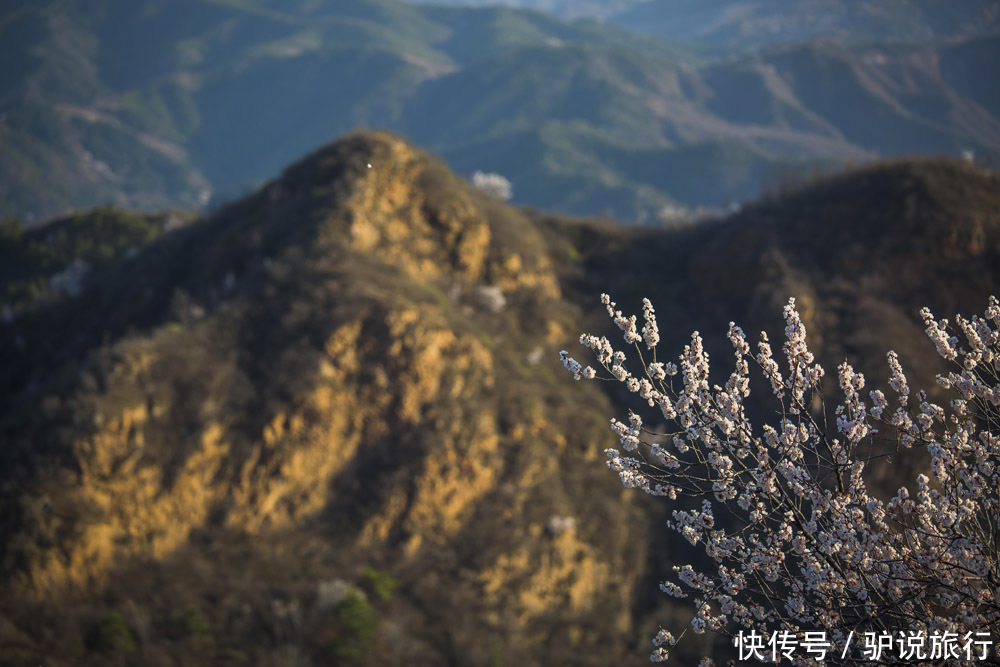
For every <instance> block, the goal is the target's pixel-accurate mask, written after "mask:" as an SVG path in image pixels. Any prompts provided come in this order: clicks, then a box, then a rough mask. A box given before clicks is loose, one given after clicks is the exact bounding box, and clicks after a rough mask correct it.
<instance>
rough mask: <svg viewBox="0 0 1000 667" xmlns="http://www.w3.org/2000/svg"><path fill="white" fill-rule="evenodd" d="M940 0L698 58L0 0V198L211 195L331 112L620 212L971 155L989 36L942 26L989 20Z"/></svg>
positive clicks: (458, 163)
mask: <svg viewBox="0 0 1000 667" xmlns="http://www.w3.org/2000/svg"><path fill="white" fill-rule="evenodd" d="M682 4H683V3H678V4H677V7H680V6H681V5H682ZM725 4H726V3H711V6H713V7H717V8H720V7H722V6H723V5H725ZM672 6H673V5H672ZM707 6H708V5H706V7H707ZM748 6H749V5H748ZM768 6H770V5H765V4H764V3H757V4H754V5H753V7H756V9H755V11H757V12H764V11H765V8H766V7H768ZM963 7H966V9H965V10H962V12H964V13H962V12H958V13H957V14H956V16H959V15H960V16H964V17H966V18H964V19H961V20H959V19H958V18H956V19H955V20H954V21H953V23H954V24H955V25H956V26H959V27H958V28H955V29H954V30H953V31H952V32H951V33H949V35H951V36H952V37H953V38H954V39H950V40H947V41H946V42H940V43H939V41H934V42H933V43H929V44H918V45H909V46H898V45H897V46H892V47H886V46H878V45H875V46H872V45H868V46H863V47H862V46H857V45H844V44H838V43H835V42H823V41H807V42H802V43H795V44H787V45H780V46H769V47H767V48H763V49H762V50H759V51H755V52H752V53H748V54H743V55H729V56H726V57H724V58H722V57H719V56H718V55H717V54H716V55H715V56H712V57H708V56H706V55H705V54H704V53H699V52H698V50H697V49H692V48H689V47H687V46H680V45H679V43H678V42H676V41H672V40H667V39H664V38H663V37H654V36H642V35H638V34H636V33H634V32H629V31H626V30H625V29H624V28H621V27H617V26H616V25H614V24H611V23H609V22H604V23H599V22H596V21H593V20H588V21H578V22H574V23H566V22H563V21H560V20H558V19H556V18H554V17H552V16H551V15H548V14H544V13H540V12H537V11H528V10H514V9H508V8H495V7H494V8H478V9H477V8H465V7H443V6H429V5H428V6H418V5H413V4H406V3H403V2H400V1H398V0H340V1H338V2H307V1H306V0H302V1H301V2H296V3H288V2H277V0H270V1H268V0H175V1H172V2H167V1H166V0H151V1H150V2H145V3H141V4H136V3H133V2H127V1H126V0H95V1H88V2H83V1H82V0H66V1H60V2H56V1H55V0H46V1H44V2H26V1H25V0H17V1H14V2H8V3H6V4H5V5H4V9H3V12H2V14H0V148H2V150H0V215H11V216H15V217H18V218H22V219H24V220H25V221H28V222H37V221H40V220H43V219H46V218H49V217H51V216H54V215H58V214H65V213H67V212H68V211H71V210H73V209H77V208H80V207H87V206H94V205H101V204H106V203H113V204H118V205H124V206H130V207H139V208H144V209H158V208H167V207H180V208H198V207H201V206H205V205H210V206H212V205H217V204H218V203H219V202H220V201H225V200H227V199H231V198H233V197H235V196H237V195H239V194H241V193H243V192H246V191H248V190H250V189H253V188H254V187H256V186H257V185H258V184H259V183H261V182H262V181H263V180H264V179H265V178H267V176H268V175H269V174H271V173H273V172H274V171H275V170H276V169H278V168H280V165H282V164H285V163H287V162H289V161H291V160H292V159H294V158H295V157H296V156H297V155H300V154H302V153H304V152H306V151H308V150H310V149H311V148H312V147H314V146H316V145H318V144H320V143H322V142H324V141H327V140H329V139H331V138H332V137H334V136H337V135H339V134H342V133H344V132H346V131H349V130H351V129H353V128H355V127H385V128H390V129H394V130H397V131H400V132H403V133H405V134H406V135H407V136H409V137H412V138H413V139H414V140H416V141H417V142H418V143H420V144H421V145H424V146H427V147H428V148H430V149H431V150H432V151H433V152H434V153H436V154H437V155H439V156H442V157H443V158H445V159H446V160H447V161H448V163H449V164H450V165H451V167H452V168H454V169H455V170H456V171H457V172H458V173H460V174H464V175H470V174H471V173H473V172H474V171H476V170H483V171H492V172H499V173H501V174H503V175H504V176H505V177H507V178H508V179H509V180H510V181H511V182H512V183H513V193H514V201H515V202H517V203H520V204H526V205H531V206H536V207H544V208H551V209H557V210H561V211H565V212H573V213H583V214H605V215H610V216H614V217H617V218H619V219H621V220H623V221H625V222H629V221H638V220H653V219H656V218H657V216H658V215H659V214H660V213H661V212H662V211H665V210H666V211H676V210H677V207H678V206H683V207H687V208H693V207H725V206H728V205H729V203H730V202H733V201H740V200H745V199H747V198H750V197H753V196H755V195H757V194H758V193H759V192H760V191H761V188H762V187H766V186H768V185H772V186H773V184H774V183H775V182H780V181H781V180H783V179H785V178H787V177H788V175H789V174H792V175H794V174H801V173H808V172H810V171H817V170H823V169H826V168H829V167H830V166H835V165H840V164H844V163H846V162H859V161H864V160H867V159H870V158H871V157H874V156H877V155H888V154H897V153H949V154H953V155H956V154H959V153H960V152H962V151H965V150H969V151H972V152H973V154H975V155H983V154H990V153H993V152H995V151H996V150H997V149H998V148H1000V120H998V118H1000V96H998V94H997V92H996V90H997V88H996V86H995V84H994V83H992V81H991V70H990V69H989V68H987V67H986V66H985V64H986V63H991V62H996V61H997V60H998V48H1000V38H998V37H996V36H981V37H969V36H966V33H967V32H968V30H966V29H965V28H961V26H967V24H969V22H971V21H972V19H973V18H974V17H976V16H980V17H985V18H983V20H982V21H980V22H979V23H978V24H977V25H978V29H987V28H989V27H990V26H991V25H993V24H992V23H990V21H989V20H987V19H989V12H988V10H987V8H985V7H986V5H983V6H982V7H980V4H979V3H970V4H969V5H967V6H965V5H963ZM652 8H653V5H652V3H644V4H642V5H639V6H637V7H635V8H633V9H634V11H636V12H638V11H640V10H643V11H645V10H647V9H648V10H650V11H651V10H652ZM976 8H980V9H976ZM678 11H679V10H678ZM720 11H721V9H720ZM726 11H729V10H726ZM957 11H958V10H956V12H957ZM977 12H978V13H977ZM724 13H725V12H724ZM786 14H788V12H786ZM726 15H729V14H726ZM756 15H757V14H755V16H756ZM760 15H761V16H763V14H760ZM928 15H929V10H928ZM622 16H624V14H623V15H622ZM706 20H707V19H706ZM640 23H642V21H640ZM646 23H647V24H648V25H652V24H651V23H648V22H646ZM939 23H943V19H942V21H939ZM713 25H714V24H713ZM720 25H722V24H720ZM726 25H729V24H726ZM838 25H839V24H838ZM921 25H923V24H921ZM934 25H935V26H937V24H934ZM960 28H961V29H960ZM720 29H721V28H720ZM727 30H728V28H727ZM740 31H742V29H740V30H739V31H737V32H740ZM692 34H694V33H692ZM706 34H707V33H706ZM719 34H720V35H722V34H723V33H719ZM740 34H743V33H742V32H741V33H740ZM789 34H793V35H794V34H795V33H794V31H793V32H792V33H789ZM681 36H682V37H684V36H685V35H681ZM802 36H807V35H805V33H803V34H802ZM706 39H708V38H706ZM712 39H714V38H712ZM726 39H728V38H723V37H719V40H718V41H719V42H720V43H728V42H726ZM755 40H756V38H754V39H751V40H750V42H753V43H757V42H756V41H755ZM709 41H711V40H709ZM727 52H728V51H727ZM732 53H739V49H737V50H734V51H732Z"/></svg>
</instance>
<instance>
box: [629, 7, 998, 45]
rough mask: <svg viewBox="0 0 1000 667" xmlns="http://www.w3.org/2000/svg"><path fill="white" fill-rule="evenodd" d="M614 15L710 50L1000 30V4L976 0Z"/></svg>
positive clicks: (635, 10)
mask: <svg viewBox="0 0 1000 667" xmlns="http://www.w3.org/2000/svg"><path fill="white" fill-rule="evenodd" d="M610 20H612V21H614V22H615V23H618V24H619V25H622V26H625V27H627V28H629V29H630V30H635V31H637V32H640V33H643V34H650V35H659V36H662V37H668V38H673V39H680V40H683V41H685V42H690V43H693V44H697V45H699V46H700V47H702V48H705V49H724V50H733V49H737V50H748V49H757V48H760V47H762V46H767V45H772V44H776V43H782V42H802V41H810V40H814V39H826V40H832V41H837V42H840V43H844V44H866V43H885V42H889V43H915V42H928V41H935V40H954V39H962V38H967V37H972V36H978V35H983V34H987V33H990V32H995V31H996V30H997V29H998V28H1000V3H998V2H996V0H971V1H970V2H963V3H960V4H950V5H944V4H942V3H940V2H936V1H935V0H878V1H877V2H876V1H874V0H805V1H802V0H754V1H752V2H744V1H742V0H741V1H738V2H737V1H736V0H646V1H644V2H633V3H630V4H629V5H628V6H626V7H625V8H623V9H621V10H620V11H618V12H616V13H615V14H614V15H613V16H611V18H610Z"/></svg>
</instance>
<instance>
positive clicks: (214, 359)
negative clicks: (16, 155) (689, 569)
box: [0, 134, 645, 665]
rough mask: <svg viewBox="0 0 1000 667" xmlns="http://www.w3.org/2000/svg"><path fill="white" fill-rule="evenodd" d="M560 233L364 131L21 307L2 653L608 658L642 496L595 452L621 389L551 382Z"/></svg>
mask: <svg viewBox="0 0 1000 667" xmlns="http://www.w3.org/2000/svg"><path fill="white" fill-rule="evenodd" d="M368 164H371V165H372V166H371V168H368V167H367V165H368ZM28 234H29V235H34V234H36V232H35V231H34V230H32V231H29V232H28ZM546 247H547V246H546V242H545V238H544V237H543V236H542V232H541V231H540V230H539V229H538V228H536V227H535V225H534V224H533V223H532V222H531V221H530V220H529V219H528V218H527V217H525V215H524V214H523V213H520V212H518V211H515V210H513V209H509V208H507V207H506V206H504V205H502V204H501V203H500V202H499V201H496V200H493V199H491V198H489V197H488V196H487V195H483V194H480V193H478V192H477V191H475V190H473V189H472V188H471V186H469V185H468V184H466V183H465V182H463V181H461V180H460V179H457V178H456V177H454V176H452V175H451V174H450V173H449V172H447V171H446V170H445V169H443V168H442V167H441V166H440V165H439V164H436V163H434V162H432V161H431V160H429V159H428V158H427V157H426V156H425V155H423V154H422V153H420V152H419V151H416V150H415V149H413V148H412V147H410V146H408V145H406V144H405V143H403V142H402V141H401V140H399V139H397V138H394V137H391V136H388V135H383V134H367V135H354V136H350V137H347V138H345V139H343V140H341V141H339V142H337V143H336V144H333V145H330V146H328V147H325V148H323V149H321V150H320V151H318V152H316V153H314V154H313V155H311V156H309V157H308V158H306V159H305V160H303V161H301V162H299V163H297V164H295V165H293V166H292V167H290V168H289V169H287V170H286V171H285V173H284V174H283V175H282V176H281V177H280V178H279V179H277V180H275V181H273V182H271V183H269V184H268V185H267V186H266V187H264V188H263V189H262V190H261V191H260V192H258V193H257V194H255V195H253V196H251V197H249V198H246V199H244V200H241V201H239V202H236V203H234V204H232V205H231V206H229V207H226V208H225V209H223V210H222V211H220V212H219V213H217V214H216V215H214V216H212V217H211V218H209V219H206V220H203V221H200V222H196V223H193V224H190V225H187V226H183V227H181V228H179V229H175V230H173V231H169V232H166V233H164V234H162V235H161V236H159V237H158V238H157V239H156V240H152V241H150V242H148V243H146V244H145V245H142V246H140V247H139V249H138V251H137V252H135V253H130V254H128V255H123V256H121V257H120V259H119V260H118V261H117V263H111V264H109V265H105V266H103V267H101V268H100V269H97V268H95V269H94V271H92V272H91V273H90V274H88V275H87V276H86V277H85V279H84V282H83V285H82V288H81V290H80V292H79V294H78V296H75V297H74V296H68V295H67V296H63V297H62V298H59V299H50V300H47V301H44V302H41V303H38V304H36V305H35V307H34V308H28V309H26V310H23V311H21V312H20V313H19V314H18V315H17V317H15V318H14V320H13V322H12V323H11V324H10V326H9V327H8V326H5V327H4V329H3V332H2V337H3V342H2V344H0V350H2V351H3V363H2V364H0V368H2V371H0V374H2V380H0V387H2V389H0V391H2V399H0V406H2V418H0V419H2V426H0V433H2V436H0V441H2V442H3V448H2V454H0V455H2V457H3V459H2V465H0V469H2V470H3V471H4V472H3V483H2V485H0V486H2V488H3V490H4V491H3V504H4V510H3V517H4V525H3V533H4V538H3V540H2V543H3V545H4V546H3V559H2V561H0V562H2V563H3V564H4V565H3V571H4V584H3V586H4V589H5V590H10V591H15V590H16V591H17V594H16V595H11V596H4V602H3V603H2V605H3V609H2V612H0V614H2V616H0V627H2V628H3V632H2V635H0V637H2V639H0V641H3V642H4V653H5V655H6V656H8V657H10V656H14V657H13V658H12V659H13V660H14V661H15V664H20V662H24V663H25V664H27V663H30V662H35V663H37V661H38V660H44V662H45V664H49V665H58V664H69V663H72V664H103V663H104V662H106V661H113V660H117V659H125V660H127V661H130V662H129V664H131V662H133V661H139V662H142V663H143V664H160V663H164V662H167V663H170V662H180V663H183V664H209V663H212V664H216V663H218V662H221V663H223V664H243V663H247V662H249V663H253V664H262V663H268V664H271V663H275V664H277V663H278V662H281V663H282V664H300V665H303V664H314V663H316V664H326V663H327V662H328V661H329V660H330V659H331V657H334V659H342V660H345V661H349V660H351V656H352V655H354V654H359V655H362V656H363V658H364V661H365V662H379V663H386V664H390V663H392V664H395V663H398V662H400V661H415V662H418V663H420V664H444V663H446V662H462V663H473V664H481V663H486V662H490V661H495V662H498V661H504V662H508V661H509V662H512V663H517V664H525V662H533V663H543V662H544V663H550V664H551V663H559V662H567V661H569V660H570V659H571V657H572V660H573V661H574V662H580V663H583V664H607V663H608V662H609V661H614V660H618V659H621V658H622V656H624V655H626V654H627V652H628V650H629V648H630V645H631V637H632V635H633V633H634V629H633V614H632V611H631V608H630V604H631V595H632V593H631V592H632V590H633V588H634V587H635V585H636V583H637V577H638V576H639V574H640V572H641V567H640V566H641V560H642V553H643V551H642V544H643V541H644V539H645V538H644V530H645V522H644V519H643V516H642V514H641V512H640V511H639V509H638V507H637V506H636V504H635V502H634V499H624V498H622V497H621V493H620V492H619V490H618V489H617V488H616V483H615V480H613V479H611V478H609V477H608V475H606V474H605V473H606V471H605V470H604V468H603V466H602V465H601V463H600V461H601V457H602V453H601V447H600V443H610V442H611V439H610V438H609V434H608V433H607V432H606V431H607V428H606V423H605V420H604V419H602V417H601V415H603V414H604V413H605V412H607V410H608V409H609V405H608V403H607V399H606V398H604V397H602V396H601V395H600V394H599V393H598V392H596V391H595V392H590V393H589V394H588V395H589V397H588V398H584V399H582V400H581V398H580V397H579V396H576V397H571V396H570V395H568V394H565V393H564V392H563V388H564V385H563V380H564V379H565V378H564V377H563V375H562V373H561V372H559V362H558V355H557V353H558V349H559V345H561V344H562V343H563V342H564V339H565V337H566V336H567V335H568V332H570V331H571V330H572V328H573V327H574V326H575V323H576V322H577V321H578V319H579V318H578V310H577V309H576V308H575V307H574V306H573V305H572V304H570V303H567V302H566V301H565V300H564V299H563V298H562V296H561V288H560V285H559V283H558V280H557V278H556V274H555V272H554V268H553V267H552V266H551V263H550V258H549V257H548V254H547V251H546ZM588 404H592V405H593V410H588V412H590V415H589V416H585V415H581V414H580V413H579V412H578V411H579V409H580V408H581V407H582V406H584V405H588ZM614 524H617V525H618V527H617V528H614V527H612V528H610V529H609V526H612V525H614ZM392 582H398V585H397V586H395V592H394V593H391V597H390V592H391V591H392V589H393V584H392ZM383 598H386V599H383ZM376 625H377V626H378V628H379V630H378V633H379V634H378V640H377V641H373V638H372V636H371V631H372V630H373V628H375V627H376ZM116 656H117V657H116ZM336 656H339V658H337V657H336ZM5 660H6V658H5ZM81 660H83V661H84V662H83V663H81V662H80V661H81ZM8 664H10V663H8Z"/></svg>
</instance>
